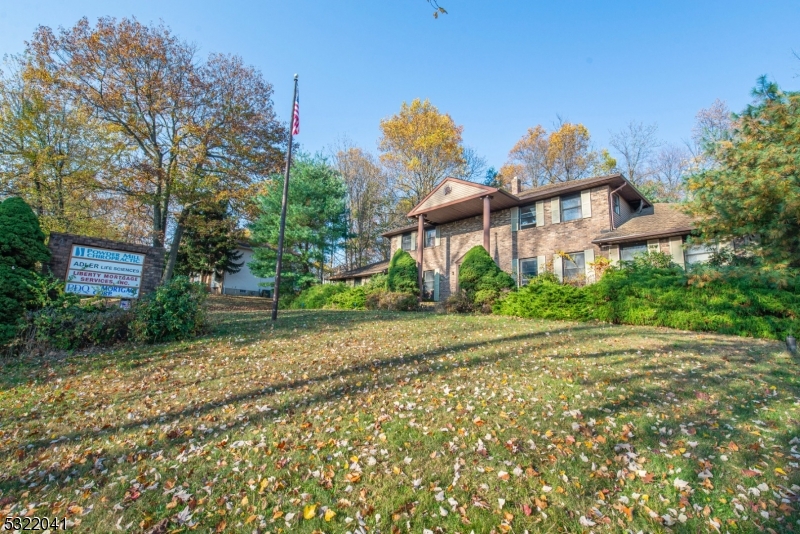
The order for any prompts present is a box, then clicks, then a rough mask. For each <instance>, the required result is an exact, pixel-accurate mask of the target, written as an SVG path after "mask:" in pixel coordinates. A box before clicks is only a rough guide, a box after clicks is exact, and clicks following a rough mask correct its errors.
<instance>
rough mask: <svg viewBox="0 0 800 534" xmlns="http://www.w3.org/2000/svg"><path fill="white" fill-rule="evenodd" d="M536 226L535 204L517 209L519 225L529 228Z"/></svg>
mask: <svg viewBox="0 0 800 534" xmlns="http://www.w3.org/2000/svg"><path fill="white" fill-rule="evenodd" d="M533 226H536V204H531V205H530V206H522V207H521V208H520V209H519V227H520V228H531V227H533Z"/></svg>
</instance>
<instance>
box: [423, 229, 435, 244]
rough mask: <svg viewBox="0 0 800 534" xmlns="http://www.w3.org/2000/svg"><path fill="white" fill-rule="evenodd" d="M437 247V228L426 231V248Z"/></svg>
mask: <svg viewBox="0 0 800 534" xmlns="http://www.w3.org/2000/svg"><path fill="white" fill-rule="evenodd" d="M435 246H436V228H428V229H427V230H425V248H430V247H435Z"/></svg>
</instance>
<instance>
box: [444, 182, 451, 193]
mask: <svg viewBox="0 0 800 534" xmlns="http://www.w3.org/2000/svg"><path fill="white" fill-rule="evenodd" d="M452 192H453V188H452V187H450V185H449V184H448V185H446V186H444V194H445V195H449V194H450V193H452Z"/></svg>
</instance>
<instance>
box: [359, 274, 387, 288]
mask: <svg viewBox="0 0 800 534" xmlns="http://www.w3.org/2000/svg"><path fill="white" fill-rule="evenodd" d="M363 287H364V291H366V292H367V293H369V292H370V291H373V290H375V289H388V288H389V275H387V274H383V273H378V274H373V275H372V276H371V277H370V279H369V280H367V282H366V283H365V284H364V286H363Z"/></svg>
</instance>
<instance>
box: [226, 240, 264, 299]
mask: <svg viewBox="0 0 800 534" xmlns="http://www.w3.org/2000/svg"><path fill="white" fill-rule="evenodd" d="M238 250H239V252H241V253H242V257H241V259H240V260H239V262H244V265H242V268H241V270H239V272H238V273H234V274H230V273H225V278H224V279H223V281H222V288H223V293H228V294H235V292H236V291H238V290H245V291H256V292H261V290H262V289H266V288H265V287H264V286H260V285H259V283H261V282H273V281H274V277H270V278H259V277H257V276H255V275H254V274H253V273H251V272H250V268H249V267H248V266H247V264H248V263H249V262H250V261H252V259H253V251H252V250H246V249H238ZM237 263H238V262H237ZM231 291H233V293H231Z"/></svg>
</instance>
